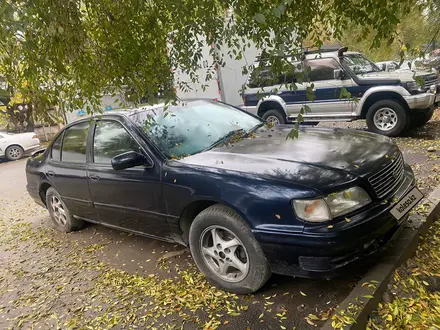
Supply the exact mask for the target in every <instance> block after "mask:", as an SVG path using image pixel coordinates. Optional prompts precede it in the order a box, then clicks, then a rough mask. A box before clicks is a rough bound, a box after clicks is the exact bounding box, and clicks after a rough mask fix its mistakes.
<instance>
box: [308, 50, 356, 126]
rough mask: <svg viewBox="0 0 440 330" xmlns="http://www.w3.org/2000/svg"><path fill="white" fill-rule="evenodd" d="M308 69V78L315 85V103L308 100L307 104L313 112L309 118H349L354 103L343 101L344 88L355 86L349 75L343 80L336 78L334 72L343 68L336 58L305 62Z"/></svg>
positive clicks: (309, 114) (344, 76)
mask: <svg viewBox="0 0 440 330" xmlns="http://www.w3.org/2000/svg"><path fill="white" fill-rule="evenodd" d="M305 65H306V67H308V69H307V70H306V72H307V78H308V80H310V83H313V84H314V91H315V100H314V102H312V101H309V100H308V99H306V102H305V103H306V104H307V105H308V106H309V107H310V108H311V110H312V112H311V113H308V114H307V116H312V117H313V116H328V117H330V116H334V117H337V116H349V115H351V114H352V112H353V101H352V100H347V99H341V97H340V95H341V91H342V88H347V89H348V88H349V87H352V86H353V81H352V79H351V78H349V77H348V75H343V77H342V79H335V78H334V70H335V69H340V70H342V67H341V66H340V65H339V63H338V61H336V60H335V59H334V58H317V59H312V60H307V61H306V62H305Z"/></svg>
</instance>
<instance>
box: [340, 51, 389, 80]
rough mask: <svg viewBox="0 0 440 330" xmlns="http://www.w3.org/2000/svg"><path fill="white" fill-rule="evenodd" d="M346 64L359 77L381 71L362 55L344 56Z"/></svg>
mask: <svg viewBox="0 0 440 330" xmlns="http://www.w3.org/2000/svg"><path fill="white" fill-rule="evenodd" d="M344 64H345V65H347V66H348V67H349V68H350V69H351V71H353V72H354V73H355V74H357V75H362V74H365V73H370V72H380V71H381V70H380V69H379V68H378V67H377V66H376V64H374V63H373V62H371V61H370V60H369V59H367V58H365V57H363V56H362V55H361V54H348V55H344Z"/></svg>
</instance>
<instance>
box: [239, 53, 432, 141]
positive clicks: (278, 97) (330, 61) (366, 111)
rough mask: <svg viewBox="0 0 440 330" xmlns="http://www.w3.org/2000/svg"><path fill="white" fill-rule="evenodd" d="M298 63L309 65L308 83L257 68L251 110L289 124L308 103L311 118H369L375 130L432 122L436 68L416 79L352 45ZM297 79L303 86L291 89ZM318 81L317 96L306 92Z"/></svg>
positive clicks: (393, 131)
mask: <svg viewBox="0 0 440 330" xmlns="http://www.w3.org/2000/svg"><path fill="white" fill-rule="evenodd" d="M292 65H294V66H295V69H296V71H298V70H301V68H304V67H305V68H307V70H305V71H306V79H305V81H304V82H298V81H295V75H293V74H284V75H281V76H279V77H276V78H275V79H269V78H270V70H269V68H262V67H257V68H256V70H255V71H254V72H253V74H251V76H250V79H249V81H248V89H247V90H246V92H245V93H244V95H243V100H244V102H245V109H246V110H247V111H249V112H252V113H254V114H257V115H258V116H260V117H262V118H263V119H265V120H267V121H271V122H275V123H281V124H285V123H287V122H291V121H295V119H296V117H297V116H298V114H299V112H300V109H301V108H302V107H303V106H304V105H307V106H309V107H310V109H311V110H312V111H311V112H308V113H306V114H304V121H305V122H320V121H352V120H356V119H366V120H367V125H368V128H369V129H370V130H371V131H373V132H376V133H380V134H384V135H387V136H396V135H398V134H400V133H401V132H402V131H404V130H405V129H407V128H410V127H417V126H423V125H424V124H426V123H427V122H428V121H429V119H431V117H432V114H433V112H434V108H435V106H437V104H438V102H439V101H440V94H437V92H438V91H440V89H439V86H438V78H437V75H436V74H435V73H431V72H416V76H417V77H418V78H420V81H419V79H417V80H418V82H416V80H415V79H414V72H412V71H401V72H384V71H381V70H380V69H379V68H378V67H377V66H376V65H375V64H374V63H373V62H371V61H370V60H368V59H367V58H365V57H364V56H363V55H362V54H360V53H357V52H348V51H347V48H341V49H339V50H338V51H331V52H323V51H321V52H320V53H316V52H315V53H305V54H304V57H303V59H302V60H301V61H298V62H295V63H292ZM292 82H296V86H297V90H293V89H292V88H289V84H290V83H292ZM420 82H422V83H421V84H420ZM312 84H313V91H314V95H315V99H314V101H310V100H308V98H307V97H306V92H307V87H309V89H310V86H312ZM343 88H345V90H347V91H348V92H349V93H350V96H349V97H348V98H347V97H346V96H347V94H345V95H344V94H341V91H342V89H343Z"/></svg>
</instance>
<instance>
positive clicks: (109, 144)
mask: <svg viewBox="0 0 440 330" xmlns="http://www.w3.org/2000/svg"><path fill="white" fill-rule="evenodd" d="M127 151H135V152H140V147H139V144H138V143H137V142H136V141H135V140H134V139H133V137H132V136H131V135H130V134H129V133H128V132H127V131H126V130H125V128H124V127H123V126H122V125H121V124H120V123H118V122H116V121H98V122H96V129H95V138H94V142H93V161H94V162H95V163H98V164H111V160H112V158H113V157H115V156H117V155H120V154H122V153H124V152H127Z"/></svg>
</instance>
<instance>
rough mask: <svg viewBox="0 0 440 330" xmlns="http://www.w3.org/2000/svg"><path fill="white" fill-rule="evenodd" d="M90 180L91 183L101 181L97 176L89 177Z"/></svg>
mask: <svg viewBox="0 0 440 330" xmlns="http://www.w3.org/2000/svg"><path fill="white" fill-rule="evenodd" d="M89 178H90V180H92V181H99V179H101V178H100V177H99V176H97V175H89Z"/></svg>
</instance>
